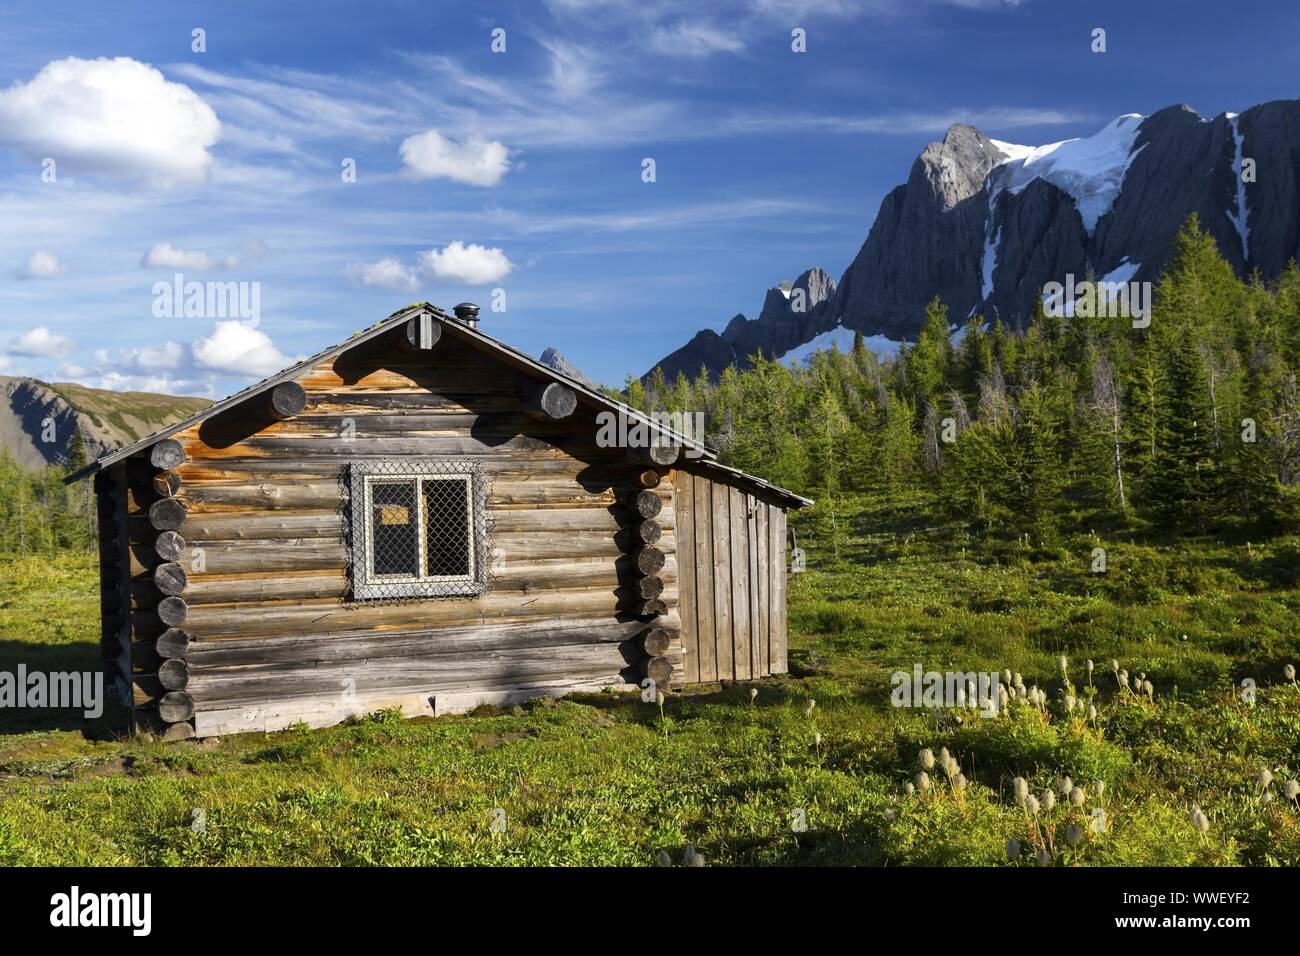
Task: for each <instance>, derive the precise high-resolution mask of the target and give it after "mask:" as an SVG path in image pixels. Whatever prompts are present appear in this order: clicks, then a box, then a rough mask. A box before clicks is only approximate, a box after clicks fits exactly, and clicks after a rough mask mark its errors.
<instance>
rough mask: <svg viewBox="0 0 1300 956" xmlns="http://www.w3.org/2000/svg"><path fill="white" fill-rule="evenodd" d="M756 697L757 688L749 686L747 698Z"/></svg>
mask: <svg viewBox="0 0 1300 956" xmlns="http://www.w3.org/2000/svg"><path fill="white" fill-rule="evenodd" d="M757 697H758V688H757V687H751V688H750V689H749V699H750V700H754V699H756V698H757Z"/></svg>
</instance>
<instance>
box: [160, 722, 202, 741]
mask: <svg viewBox="0 0 1300 956" xmlns="http://www.w3.org/2000/svg"><path fill="white" fill-rule="evenodd" d="M193 736H194V723H193V722H192V721H189V720H182V721H180V722H179V723H175V724H168V725H167V726H166V727H165V728H164V729H163V732H162V739H163V740H164V741H165V742H167V743H171V742H172V741H174V740H189V739H191V738H192V737H193Z"/></svg>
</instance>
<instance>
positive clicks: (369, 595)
mask: <svg viewBox="0 0 1300 956" xmlns="http://www.w3.org/2000/svg"><path fill="white" fill-rule="evenodd" d="M350 471H351V475H350V478H351V481H350V488H351V496H352V507H351V517H352V529H351V531H352V541H351V548H350V558H351V571H352V597H353V599H354V600H360V601H364V600H374V599H377V598H386V597H397V598H402V597H430V598H437V597H464V596H473V595H478V594H482V593H483V592H484V591H485V590H487V579H486V575H485V573H484V572H485V569H486V568H485V565H486V562H485V560H484V558H485V554H486V544H485V542H486V528H485V527H484V525H485V515H486V510H485V505H486V489H485V487H484V482H483V477H482V470H481V468H480V467H479V466H477V465H475V464H473V463H469V462H447V461H411V462H396V461H375V462H370V461H366V462H354V463H353V464H352V466H351V469H350ZM433 481H460V482H463V483H464V485H465V492H466V493H465V509H466V514H465V532H466V537H465V549H466V552H467V555H468V562H467V563H468V565H469V571H468V573H466V574H434V575H431V574H424V573H423V572H424V570H425V569H426V568H427V566H428V565H427V563H426V561H427V557H428V540H427V536H428V522H427V521H426V513H425V497H424V495H425V483H426V482H433ZM385 484H400V485H411V486H413V487H414V497H415V504H414V508H413V512H414V513H413V515H412V520H413V521H414V522H415V529H416V552H417V563H416V567H417V568H418V569H419V572H418V573H416V574H413V575H412V574H377V573H376V572H375V562H374V559H375V549H374V538H375V534H374V524H373V519H374V488H375V486H376V485H385Z"/></svg>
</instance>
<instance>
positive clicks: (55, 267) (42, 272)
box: [27, 249, 68, 279]
mask: <svg viewBox="0 0 1300 956" xmlns="http://www.w3.org/2000/svg"><path fill="white" fill-rule="evenodd" d="M67 271H68V267H67V266H65V265H64V264H63V263H62V262H60V261H59V257H58V256H56V255H55V254H54V253H52V252H50V250H48V249H37V250H36V251H35V252H33V253H32V255H31V258H30V259H28V260H27V275H29V276H33V277H35V278H37V279H55V278H57V277H59V276H61V275H63V273H65V272H67Z"/></svg>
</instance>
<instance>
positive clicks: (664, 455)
mask: <svg viewBox="0 0 1300 956" xmlns="http://www.w3.org/2000/svg"><path fill="white" fill-rule="evenodd" d="M681 455H682V446H681V445H679V444H675V443H670V442H666V441H660V440H652V441H651V442H650V444H649V445H644V446H642V447H640V448H633V449H631V450H630V457H631V458H632V460H633V461H635V462H638V463H640V464H643V465H651V466H653V467H654V468H656V469H660V468H662V469H668V468H671V467H672V466H673V465H675V464H676V463H677V459H679V458H680V457H681Z"/></svg>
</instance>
